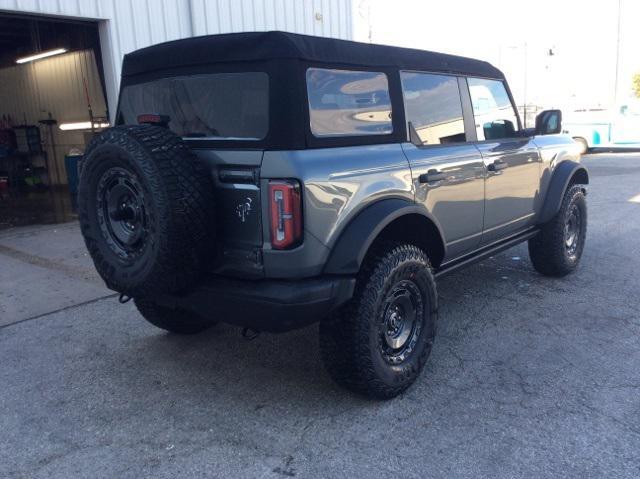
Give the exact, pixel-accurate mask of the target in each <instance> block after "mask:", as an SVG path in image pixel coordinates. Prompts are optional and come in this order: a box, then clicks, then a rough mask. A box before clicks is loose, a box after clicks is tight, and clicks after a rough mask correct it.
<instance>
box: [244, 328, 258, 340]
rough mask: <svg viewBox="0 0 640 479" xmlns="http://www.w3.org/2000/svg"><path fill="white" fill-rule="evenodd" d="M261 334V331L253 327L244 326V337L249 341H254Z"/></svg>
mask: <svg viewBox="0 0 640 479" xmlns="http://www.w3.org/2000/svg"><path fill="white" fill-rule="evenodd" d="M258 336H260V331H255V330H253V329H251V328H242V337H243V338H244V339H246V340H247V341H253V340H254V339H256V338H257V337H258Z"/></svg>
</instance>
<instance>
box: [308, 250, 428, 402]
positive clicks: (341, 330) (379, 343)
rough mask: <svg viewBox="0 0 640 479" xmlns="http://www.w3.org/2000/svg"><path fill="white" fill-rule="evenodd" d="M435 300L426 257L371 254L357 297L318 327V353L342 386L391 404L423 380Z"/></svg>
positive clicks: (409, 253)
mask: <svg viewBox="0 0 640 479" xmlns="http://www.w3.org/2000/svg"><path fill="white" fill-rule="evenodd" d="M436 314H437V295H436V284H435V279H434V276H433V274H432V272H431V267H430V264H429V260H428V258H427V255H426V254H425V253H424V252H423V251H422V250H420V249H419V248H417V247H416V246H413V245H409V244H394V243H391V244H388V243H387V244H381V245H378V246H377V247H375V251H374V253H373V254H370V255H368V258H367V259H366V260H365V264H364V265H363V268H362V271H361V273H360V274H359V277H358V282H357V286H356V292H355V295H354V297H353V298H352V299H351V300H350V301H349V303H347V305H345V306H344V307H343V308H341V309H340V310H339V311H337V312H336V313H335V314H333V315H332V316H331V317H329V318H327V319H326V320H324V321H322V322H321V323H320V349H321V353H322V357H323V361H324V363H325V365H326V367H327V370H328V371H329V374H330V375H331V376H332V377H333V379H334V380H335V381H336V382H337V383H339V384H340V385H342V386H344V387H346V388H348V389H350V390H352V391H355V392H358V393H361V394H364V395H366V396H369V397H372V398H380V399H388V398H392V397H394V396H397V395H398V394H400V393H401V392H403V391H404V390H405V389H407V388H408V387H409V386H410V385H411V384H412V383H413V382H414V381H415V380H416V378H417V377H418V376H419V374H420V372H421V371H422V368H423V367H424V364H425V363H426V361H427V358H428V357H429V353H430V352H431V346H432V343H433V339H434V336H435V329H436Z"/></svg>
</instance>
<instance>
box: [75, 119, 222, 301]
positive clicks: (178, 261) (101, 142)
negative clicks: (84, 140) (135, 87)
mask: <svg viewBox="0 0 640 479" xmlns="http://www.w3.org/2000/svg"><path fill="white" fill-rule="evenodd" d="M110 175H111V176H113V177H114V178H116V179H113V178H111V176H110ZM105 178H106V179H105ZM122 178H125V179H122ZM120 182H122V184H123V185H124V187H126V188H128V189H129V190H130V191H131V192H132V193H131V194H130V195H129V196H132V197H135V201H133V200H132V205H133V204H134V203H135V204H134V206H129V207H128V208H129V209H127V210H126V212H127V214H130V215H131V216H132V217H135V221H138V222H139V223H140V228H139V229H138V231H137V232H136V233H138V232H140V233H139V236H140V238H141V239H140V240H136V241H137V242H134V243H133V244H132V245H126V247H125V246H122V244H120V243H119V237H116V236H114V235H115V233H113V231H116V229H117V230H118V232H119V234H121V235H125V234H127V233H126V232H125V233H123V231H124V230H125V229H126V228H125V227H124V226H118V225H120V224H121V222H120V223H118V222H117V221H115V220H113V221H111V220H110V218H111V219H113V217H114V216H113V213H112V212H113V211H114V210H113V209H109V208H112V206H109V208H107V206H106V205H108V203H109V201H111V195H112V194H113V196H115V195H116V193H115V192H113V191H114V190H116V189H117V188H121V189H120V190H118V191H119V192H121V190H122V187H120V186H119V183H120ZM105 184H108V185H107V186H105ZM113 185H115V186H113ZM105 188H107V189H108V188H111V190H108V191H107V193H104V194H103V192H104V191H105ZM119 194H120V193H119ZM129 196H127V198H128V197H129ZM138 196H139V198H138ZM113 201H116V200H113ZM213 202H214V201H213V187H212V185H211V180H210V178H209V175H208V174H207V171H206V169H205V168H204V167H203V165H201V163H200V162H199V160H198V159H197V158H196V157H195V155H194V154H193V153H192V152H191V151H190V150H189V148H188V147H187V146H186V145H185V143H184V142H183V141H182V139H181V138H179V137H178V136H176V135H175V134H174V133H172V132H171V131H170V130H168V129H166V128H161V127H158V126H151V125H135V126H118V127H115V128H110V129H108V130H106V131H104V132H102V133H100V134H99V135H97V136H96V137H95V138H94V139H93V140H92V142H91V143H90V145H89V147H88V148H87V151H86V155H85V160H84V162H83V168H82V173H81V180H80V186H79V191H78V211H79V217H80V227H81V230H82V235H83V236H84V240H85V243H86V246H87V249H88V250H89V253H90V255H91V257H92V259H93V261H94V264H95V266H96V269H97V270H98V273H99V274H100V276H101V277H102V279H103V280H104V281H105V283H106V285H107V286H108V287H109V288H111V289H113V290H115V291H118V292H121V293H125V294H127V295H128V296H132V297H137V296H148V295H153V294H161V293H172V292H179V291H181V290H185V289H187V288H189V287H190V286H192V285H194V284H195V283H196V282H197V281H198V279H199V278H200V276H201V274H202V272H203V270H204V269H205V268H206V267H207V265H208V264H209V263H210V262H211V261H212V251H213V248H212V245H213V244H214V241H213V239H214V238H213V237H214V231H215V229H214V222H215V218H214V214H213V211H214V209H213V208H214V206H213ZM110 221H111V222H110ZM133 221H134V220H133V219H132V220H131V222H133ZM123 224H124V223H123ZM114 225H115V226H114ZM133 227H135V224H134V226H133ZM114 238H115V239H114ZM136 238H137V237H136ZM132 241H133V240H132ZM130 250H131V251H132V252H130Z"/></svg>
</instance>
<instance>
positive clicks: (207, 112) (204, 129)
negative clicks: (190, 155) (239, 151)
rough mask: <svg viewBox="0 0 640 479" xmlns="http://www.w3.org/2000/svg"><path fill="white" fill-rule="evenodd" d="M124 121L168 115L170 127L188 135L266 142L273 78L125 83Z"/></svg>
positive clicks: (247, 75)
mask: <svg viewBox="0 0 640 479" xmlns="http://www.w3.org/2000/svg"><path fill="white" fill-rule="evenodd" d="M120 114H121V115H122V120H123V121H124V123H125V124H136V123H138V121H137V118H138V116H139V115H145V114H157V115H166V116H167V117H169V128H170V129H171V130H172V131H173V132H174V133H176V134H177V135H179V136H182V137H184V138H186V139H189V138H193V139H214V140H261V139H263V138H264V137H265V136H266V135H267V131H268V129H269V78H268V76H267V74H266V73H262V72H243V73H215V74H206V75H193V76H179V77H172V78H162V79H159V80H154V81H151V82H147V83H139V84H137V85H129V86H126V87H124V89H123V90H122V93H121V96H120Z"/></svg>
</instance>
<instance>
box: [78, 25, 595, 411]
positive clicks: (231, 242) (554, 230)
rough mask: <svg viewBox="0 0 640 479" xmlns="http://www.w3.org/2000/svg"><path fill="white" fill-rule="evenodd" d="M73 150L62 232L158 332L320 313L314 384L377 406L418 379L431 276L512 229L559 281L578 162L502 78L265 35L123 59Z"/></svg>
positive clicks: (409, 56) (458, 66)
mask: <svg viewBox="0 0 640 479" xmlns="http://www.w3.org/2000/svg"><path fill="white" fill-rule="evenodd" d="M116 116H117V121H116V123H117V124H116V126H115V127H113V128H110V129H108V130H106V131H104V132H102V133H100V134H99V135H97V136H96V137H95V138H94V139H93V141H92V142H91V144H90V145H89V147H88V149H87V151H86V155H85V160H84V166H83V169H82V173H81V182H80V189H79V211H80V223H81V227H82V233H83V235H84V238H85V242H86V245H87V248H88V250H89V252H90V254H91V256H92V258H93V260H94V263H95V266H96V268H97V270H98V272H99V273H100V275H101V276H102V278H103V279H104V281H105V282H106V284H107V286H108V287H109V288H111V289H113V290H115V291H118V292H120V293H121V295H122V296H121V299H123V300H124V299H126V298H133V299H134V301H135V304H136V306H137V308H138V309H139V311H140V313H141V314H142V316H144V317H145V318H146V319H147V320H148V321H150V322H151V323H153V324H154V325H156V326H159V327H160V328H163V329H165V330H168V331H171V332H175V333H186V334H190V333H197V332H199V331H203V330H204V329H206V328H208V327H210V326H212V325H214V324H215V323H216V322H219V321H222V322H226V323H232V324H235V325H238V326H242V327H244V328H250V330H252V331H271V332H282V331H288V330H292V329H295V328H300V327H303V326H307V325H310V324H312V323H316V322H319V323H320V327H319V330H320V350H321V354H322V357H323V360H324V362H325V364H326V367H327V369H328V371H329V373H330V374H331V376H332V377H333V378H334V379H335V380H336V381H337V382H338V383H340V384H342V385H343V386H345V387H347V388H349V389H351V390H353V391H357V392H360V393H362V394H365V395H367V396H370V397H376V398H390V397H393V396H396V395H397V394H399V393H400V392H402V391H403V390H405V389H406V388H407V387H409V386H410V385H411V384H412V383H413V382H414V381H415V379H416V378H417V377H418V375H419V374H420V371H421V370H422V368H423V366H424V364H425V362H426V360H427V358H428V356H429V353H430V350H431V347H432V343H433V340H434V336H435V333H436V317H437V310H438V308H437V301H438V295H437V292H436V280H437V279H438V277H440V276H442V275H444V274H447V273H449V272H451V271H454V270H456V269H458V268H461V267H464V266H467V265H469V264H470V263H472V262H474V261H478V260H481V259H483V258H487V257H489V256H491V255H493V254H495V253H497V252H499V251H501V250H504V249H506V248H509V247H511V246H514V245H516V244H518V243H521V242H523V241H528V242H529V252H530V256H531V261H532V263H533V266H534V267H535V269H536V270H537V271H539V272H540V273H542V274H544V275H549V276H563V275H566V274H568V273H570V272H572V271H573V270H574V269H575V268H576V267H577V265H578V262H579V261H580V257H581V255H582V251H583V248H584V244H585V234H586V227H587V210H586V202H585V194H586V189H585V185H586V184H587V183H588V182H589V178H588V174H587V171H586V169H585V168H584V167H583V166H581V165H580V163H579V160H580V157H579V154H578V151H579V147H578V146H577V145H576V144H575V143H574V142H573V141H572V139H571V138H570V137H568V136H565V135H561V134H559V133H560V132H561V114H560V112H559V111H557V110H549V111H545V112H543V113H541V114H540V115H539V116H538V117H537V119H536V127H535V128H532V129H525V128H523V125H522V123H521V121H520V118H519V117H518V112H517V110H516V108H515V107H514V102H513V98H512V95H511V93H510V90H509V86H508V85H507V82H506V81H505V78H504V76H503V74H502V73H501V72H500V71H499V70H498V69H496V68H495V67H493V66H491V65H490V64H488V63H486V62H483V61H478V60H472V59H468V58H462V57H457V56H451V55H444V54H439V53H433V52H426V51H418V50H411V49H403V48H395V47H389V46H380V45H368V44H360V43H355V42H347V41H342V40H333V39H326V38H316V37H309V36H302V35H294V34H289V33H283V32H266V33H238V34H226V35H214V36H206V37H198V38H190V39H185V40H178V41H174V42H169V43H165V44H161V45H157V46H152V47H149V48H145V49H143V50H139V51H136V52H133V53H131V54H129V55H127V56H126V57H125V59H124V63H123V68H122V83H121V88H120V98H119V105H118V111H117V115H116Z"/></svg>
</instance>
